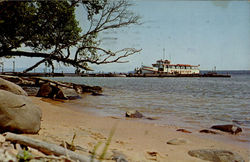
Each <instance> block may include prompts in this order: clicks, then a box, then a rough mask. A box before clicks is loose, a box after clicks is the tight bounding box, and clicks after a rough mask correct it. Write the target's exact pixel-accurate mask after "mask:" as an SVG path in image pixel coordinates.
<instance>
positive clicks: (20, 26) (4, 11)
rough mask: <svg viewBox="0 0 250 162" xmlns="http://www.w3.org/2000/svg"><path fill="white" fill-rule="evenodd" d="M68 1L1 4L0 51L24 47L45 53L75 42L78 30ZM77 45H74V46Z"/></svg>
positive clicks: (79, 30) (72, 8)
mask: <svg viewBox="0 0 250 162" xmlns="http://www.w3.org/2000/svg"><path fill="white" fill-rule="evenodd" d="M70 6H71V5H70V2H68V1H18V2H9V1H4V2H1V3H0V23H1V25H0V49H1V50H11V49H16V48H18V47H21V45H22V44H24V45H25V46H27V47H30V48H32V49H34V50H48V49H52V48H55V47H58V46H63V45H67V44H69V43H72V42H74V41H75V40H76V39H77V38H78V37H79V33H80V32H81V29H80V28H79V27H78V22H77V21H76V19H75V13H74V12H75V8H74V7H70ZM75 44H76V43H75Z"/></svg>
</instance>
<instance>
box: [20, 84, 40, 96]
mask: <svg viewBox="0 0 250 162" xmlns="http://www.w3.org/2000/svg"><path fill="white" fill-rule="evenodd" d="M22 88H23V90H24V91H25V92H26V93H27V94H28V96H36V95H37V93H38V91H39V89H40V88H39V87H33V86H22Z"/></svg>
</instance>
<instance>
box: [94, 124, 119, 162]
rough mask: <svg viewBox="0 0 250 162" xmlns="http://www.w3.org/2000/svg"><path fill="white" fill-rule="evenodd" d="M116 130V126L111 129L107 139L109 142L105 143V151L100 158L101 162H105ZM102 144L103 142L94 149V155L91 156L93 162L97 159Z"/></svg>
mask: <svg viewBox="0 0 250 162" xmlns="http://www.w3.org/2000/svg"><path fill="white" fill-rule="evenodd" d="M115 130H116V125H115V126H114V127H113V128H112V129H111V131H110V133H109V137H108V139H107V142H106V143H105V146H104V148H103V150H102V152H101V155H100V157H99V159H100V161H102V160H104V158H105V155H106V154H107V151H108V148H109V146H110V143H111V140H112V138H113V136H114V134H115ZM101 144H102V142H98V143H97V144H96V145H95V147H94V149H93V151H92V155H91V162H93V161H94V159H95V158H96V157H95V156H96V152H97V149H98V148H99V147H100V146H101Z"/></svg>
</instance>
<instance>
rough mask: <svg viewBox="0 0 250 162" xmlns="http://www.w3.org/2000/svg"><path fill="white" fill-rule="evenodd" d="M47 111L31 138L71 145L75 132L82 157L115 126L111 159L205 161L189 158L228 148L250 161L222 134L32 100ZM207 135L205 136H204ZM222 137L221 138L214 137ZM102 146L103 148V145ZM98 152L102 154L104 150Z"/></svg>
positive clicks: (245, 153) (103, 141) (109, 150)
mask: <svg viewBox="0 0 250 162" xmlns="http://www.w3.org/2000/svg"><path fill="white" fill-rule="evenodd" d="M30 98H31V99H32V100H33V102H34V103H36V104H37V105H38V106H39V107H40V108H41V109H42V112H43V116H42V125H41V130H40V131H39V135H29V136H32V137H34V138H37V139H41V140H44V141H48V142H51V143H55V144H61V143H62V141H67V142H69V143H70V142H71V140H72V137H73V135H74V133H75V134H76V138H75V140H74V144H75V145H78V146H81V147H82V148H84V151H79V150H78V151H77V152H78V153H80V154H86V155H87V154H88V152H91V151H92V150H93V149H94V147H95V146H96V145H97V143H98V142H102V143H105V142H106V141H107V139H108V137H109V134H110V132H111V130H112V128H113V127H115V133H114V135H113V137H112V140H111V144H110V146H109V149H108V153H107V156H109V154H111V152H112V151H113V150H117V151H119V152H121V153H123V154H125V155H126V157H127V159H128V160H129V161H135V162H136V161H138V162H142V161H170V162H171V161H173V162H175V161H187V162H198V161H203V160H201V159H198V158H194V157H191V156H190V155H188V153H187V152H188V151H189V150H195V149H224V150H229V151H233V152H236V153H238V154H239V155H241V156H242V157H243V158H244V159H245V160H246V161H249V160H250V159H249V155H250V151H249V149H247V148H246V147H243V146H242V147H241V146H240V145H239V146H238V145H234V144H233V143H230V142H225V141H224V140H218V139H220V138H222V137H223V134H222V135H209V134H202V135H201V134H200V133H195V132H193V133H183V132H179V131H176V129H178V127H177V126H161V125H157V124H152V123H143V122H138V120H137V119H125V118H117V117H103V116H98V115H95V114H93V113H90V112H83V111H76V110H74V109H72V108H70V107H67V106H66V104H63V103H60V102H58V101H52V100H48V99H41V98H37V97H30ZM203 136H204V137H203ZM215 136H220V137H219V138H217V139H214V138H213V137H215ZM174 138H183V139H185V140H186V141H187V143H186V144H182V145H169V144H167V143H166V142H167V141H169V140H171V139H174ZM101 147H102V146H101ZM97 152H101V148H99V149H98V151H97ZM149 153H151V155H150V154H149Z"/></svg>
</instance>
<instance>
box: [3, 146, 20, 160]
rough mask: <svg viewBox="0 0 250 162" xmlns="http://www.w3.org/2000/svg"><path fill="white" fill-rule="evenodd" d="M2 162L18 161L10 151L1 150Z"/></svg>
mask: <svg viewBox="0 0 250 162" xmlns="http://www.w3.org/2000/svg"><path fill="white" fill-rule="evenodd" d="M0 161H1V162H10V161H18V160H17V158H16V156H15V155H13V154H12V153H11V151H10V150H6V149H3V148H0Z"/></svg>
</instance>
